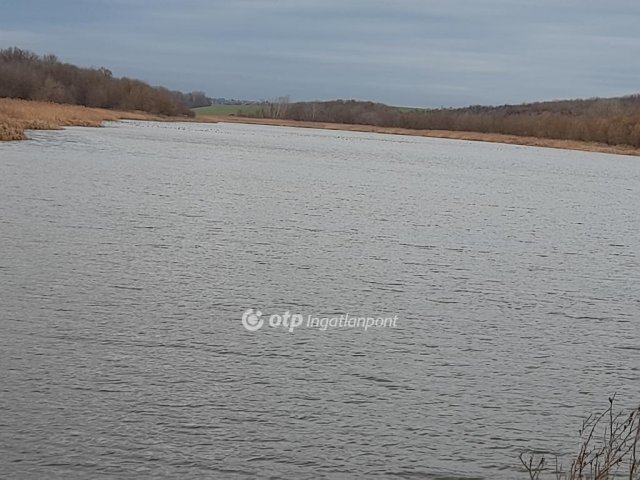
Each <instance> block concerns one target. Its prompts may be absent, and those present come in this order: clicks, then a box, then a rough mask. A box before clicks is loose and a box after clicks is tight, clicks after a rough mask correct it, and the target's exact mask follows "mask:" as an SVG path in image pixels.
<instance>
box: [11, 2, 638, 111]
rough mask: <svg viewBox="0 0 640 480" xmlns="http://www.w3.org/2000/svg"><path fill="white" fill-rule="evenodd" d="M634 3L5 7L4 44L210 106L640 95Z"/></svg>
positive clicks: (444, 103)
mask: <svg viewBox="0 0 640 480" xmlns="http://www.w3.org/2000/svg"><path fill="white" fill-rule="evenodd" d="M639 25H640V2H639V1H638V0H607V1H605V0H439V1H436V0H395V1H391V0H224V1H223V0H58V1H51V0H2V4H1V13H0V46H1V47H8V46H19V47H21V48H27V49H30V50H33V51H35V52H37V53H41V54H42V53H55V54H57V55H58V56H59V57H61V58H62V59H63V60H65V61H68V62H71V63H76V64H79V65H83V66H106V67H108V68H110V69H111V70H112V71H113V72H114V74H116V75H126V76H131V77H136V78H142V79H144V80H146V81H148V82H150V83H152V84H162V85H165V86H167V87H170V88H174V89H181V90H186V91H190V90H204V91H206V92H207V93H208V94H209V95H211V96H215V97H233V98H243V99H265V98H272V97H275V96H280V95H290V96H291V98H292V99H295V100H312V99H332V98H357V99H370V100H376V101H381V102H385V103H389V104H395V105H408V106H425V107H426V106H432V107H437V106H459V105H467V104H479V103H482V104H502V103H521V102H524V101H530V100H540V99H556V98H575V97H590V96H615V95H622V94H628V93H634V92H640V27H639Z"/></svg>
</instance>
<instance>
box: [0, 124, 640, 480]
mask: <svg viewBox="0 0 640 480" xmlns="http://www.w3.org/2000/svg"><path fill="white" fill-rule="evenodd" d="M30 136H31V138H32V140H31V141H28V142H19V143H6V144H2V145H0V252H1V255H0V299H1V303H0V332H1V335H0V365H1V369H0V476H2V477H4V478H52V479H56V478H60V479H68V478H122V477H128V478H131V477H136V478H197V477H200V478H225V479H245V478H296V479H316V478H329V479H334V478H336V479H338V478H411V479H416V478H426V479H441V478H452V477H453V478H458V477H461V478H487V479H513V478H525V477H524V475H523V474H521V473H518V465H519V462H518V458H517V457H518V453H519V451H520V450H522V449H523V448H537V449H543V450H547V451H550V452H556V453H559V454H566V453H569V452H572V451H574V450H575V448H576V445H577V439H576V434H577V430H578V428H579V427H580V425H581V419H582V417H583V416H584V415H586V414H588V413H590V412H591V411H593V410H594V409H598V408H600V407H605V406H606V403H607V396H608V395H610V394H611V393H613V392H617V393H618V398H620V400H621V402H622V404H623V405H629V406H633V405H634V404H635V403H637V402H638V401H639V399H640V381H639V380H640V347H639V340H640V327H639V324H638V321H639V318H638V316H639V315H638V314H639V313H640V264H639V255H640V234H639V233H640V210H639V208H638V206H639V203H638V199H639V198H640V161H639V160H638V159H637V158H633V157H624V156H611V155H604V154H591V153H584V152H571V151H562V150H553V149H540V148H531V147H520V146H508V145H501V144H487V143H476V142H465V141H452V140H444V139H429V138H418V137H401V136H390V135H380V134H368V133H355V132H330V131H321V130H311V129H295V128H285V127H268V126H249V125H225V124H219V125H202V124H170V123H143V122H124V123H117V124H109V125H108V127H107V128H103V129H84V128H69V129H67V130H64V131H60V132H33V133H31V134H30ZM247 308H260V309H261V311H263V312H264V313H265V315H268V314H271V313H282V312H284V311H286V310H290V311H293V312H300V313H302V314H305V315H306V314H314V315H326V316H332V315H339V314H341V313H345V312H348V313H350V314H353V315H383V316H386V315H395V314H397V315H398V322H397V328H395V329H389V328H387V329H377V330H376V329H372V330H369V331H367V332H363V331H362V329H328V330H327V331H319V330H318V329H308V328H300V329H298V330H296V331H294V332H293V333H288V332H287V331H285V330H284V329H276V328H269V327H266V326H265V327H263V328H262V329H261V330H259V331H257V332H248V331H247V330H245V329H244V328H243V327H242V324H241V320H240V318H241V315H242V313H243V312H244V311H245V310H246V309H247Z"/></svg>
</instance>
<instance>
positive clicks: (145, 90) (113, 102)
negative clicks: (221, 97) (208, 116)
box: [0, 48, 207, 117]
mask: <svg viewBox="0 0 640 480" xmlns="http://www.w3.org/2000/svg"><path fill="white" fill-rule="evenodd" d="M0 97H10V98H20V99H24V100H39V101H46V102H56V103H68V104H73V105H84V106H87V107H100V108H108V109H113V110H140V111H144V112H149V113H152V114H156V115H169V116H189V117H192V116H193V115H194V114H193V112H192V111H191V110H190V108H191V107H194V106H201V104H203V103H202V102H206V101H207V100H205V99H206V95H204V93H203V92H192V93H182V92H172V91H170V90H167V89H166V88H163V87H152V86H151V85H149V84H147V83H145V82H143V81H140V80H135V79H131V78H126V77H123V78H117V77H114V76H113V74H112V73H111V71H109V70H107V69H106V68H80V67H77V66H75V65H71V64H69V63H62V62H61V61H59V60H58V58H57V57H56V56H55V55H44V56H38V55H36V54H35V53H32V52H29V51H27V50H21V49H19V48H7V49H4V50H0Z"/></svg>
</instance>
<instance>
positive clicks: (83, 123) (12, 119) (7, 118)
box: [0, 98, 169, 140]
mask: <svg viewBox="0 0 640 480" xmlns="http://www.w3.org/2000/svg"><path fill="white" fill-rule="evenodd" d="M168 119H169V118H166V117H160V116H156V115H151V114H148V113H144V112H120V111H114V110H105V109H102V108H87V107H81V106H77V105H61V104H57V103H47V102H34V101H26V100H15V99H10V98H0V140H24V139H25V138H26V134H25V130H59V129H61V128H63V127H67V126H77V127H99V126H100V125H102V122H105V121H113V120H165V121H166V120H168Z"/></svg>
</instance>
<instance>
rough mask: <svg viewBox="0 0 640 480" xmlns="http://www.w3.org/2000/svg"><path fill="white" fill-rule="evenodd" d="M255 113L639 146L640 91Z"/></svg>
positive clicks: (278, 106)
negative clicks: (519, 101) (486, 103)
mask: <svg viewBox="0 0 640 480" xmlns="http://www.w3.org/2000/svg"><path fill="white" fill-rule="evenodd" d="M253 116H258V117H265V118H284V119H289V120H304V121H311V122H330V123H347V124H361V125H375V126H378V127H396V128H408V129H416V130H457V131H469V132H482V133H501V134H510V135H518V136H531V137H540V138H553V139H563V140H581V141H586V142H600V143H606V144H609V145H631V146H634V147H640V95H637V94H636V95H630V96H627V97H618V98H592V99H588V100H561V101H552V102H539V103H529V104H523V105H504V106H498V107H483V106H471V107H466V108H442V109H433V110H429V109H409V108H399V107H391V106H388V105H384V104H380V103H372V102H361V101H355V100H336V101H330V102H301V103H288V102H287V101H286V97H283V98H282V99H279V100H278V101H275V102H272V103H270V104H267V105H264V106H263V107H261V108H260V109H258V110H256V112H255V113H254V114H253Z"/></svg>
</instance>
